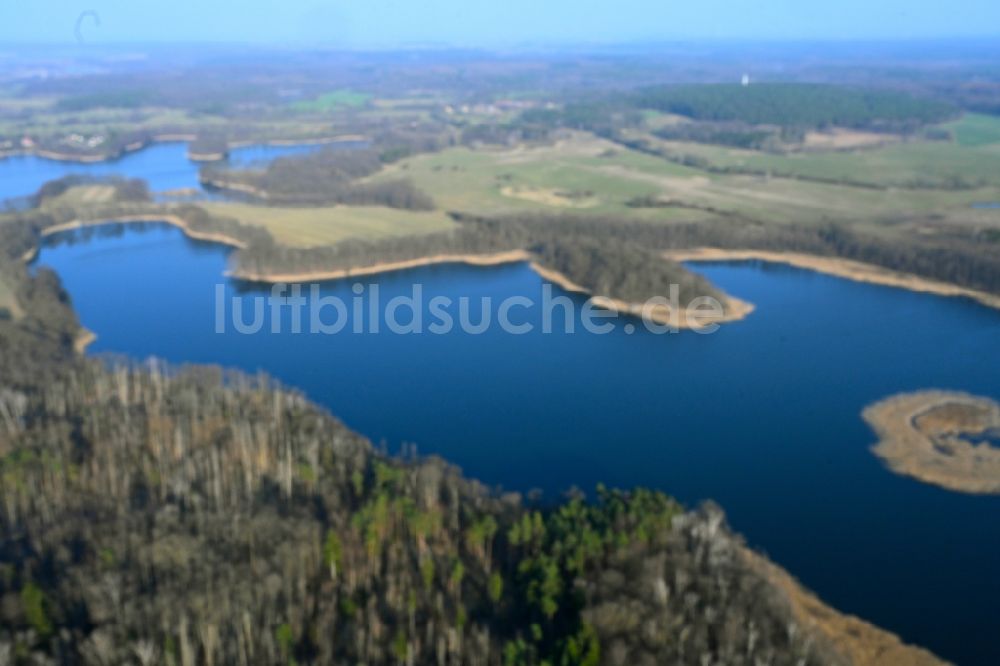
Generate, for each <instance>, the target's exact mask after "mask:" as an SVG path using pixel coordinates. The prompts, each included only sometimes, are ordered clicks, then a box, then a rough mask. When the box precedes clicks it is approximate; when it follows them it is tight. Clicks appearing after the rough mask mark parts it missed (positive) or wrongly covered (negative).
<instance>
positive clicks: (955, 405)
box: [862, 390, 1000, 495]
mask: <svg viewBox="0 0 1000 666" xmlns="http://www.w3.org/2000/svg"><path fill="white" fill-rule="evenodd" d="M862 417H863V418H864V420H865V422H866V423H868V425H869V426H871V428H872V430H874V431H875V434H876V436H877V437H878V440H879V441H878V442H877V443H876V444H875V445H874V446H873V447H872V452H873V453H874V454H875V455H876V456H878V457H879V458H880V459H881V460H882V461H883V462H884V463H885V465H886V467H888V468H889V469H890V470H891V471H892V472H894V473H896V474H899V475H902V476H908V477H911V478H913V479H916V480H918V481H921V482H923V483H927V484H930V485H934V486H938V487H939V488H944V489H946V490H950V491H953V492H961V493H968V494H972V495H998V494H1000V449H998V448H997V447H995V446H991V445H990V444H988V443H974V442H973V441H972V438H973V437H974V436H983V435H984V433H985V432H987V431H988V430H990V429H991V428H1000V404H998V403H996V402H995V401H993V400H991V399H989V398H983V397H978V396H974V395H970V394H968V393H963V392H959V391H940V390H928V391H918V392H915V393H899V394H896V395H893V396H890V397H888V398H885V399H882V400H879V401H878V402H876V403H873V404H871V405H869V406H868V407H866V408H865V409H864V411H863V412H862Z"/></svg>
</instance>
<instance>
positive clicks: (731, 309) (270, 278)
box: [227, 250, 754, 329]
mask: <svg viewBox="0 0 1000 666" xmlns="http://www.w3.org/2000/svg"><path fill="white" fill-rule="evenodd" d="M520 262H526V263H527V264H528V265H529V267H530V268H531V270H533V271H534V272H535V273H536V274H537V275H538V276H539V277H541V278H542V279H543V280H545V281H547V282H551V283H552V284H554V285H556V286H557V287H559V288H560V289H563V290H564V291H569V292H573V293H576V294H580V295H584V296H588V297H589V298H590V299H591V302H592V303H593V304H594V305H595V306H597V307H598V308H600V309H602V310H607V311H609V312H616V313H619V314H625V315H630V316H635V317H642V316H643V308H644V306H643V304H642V303H629V302H627V301H623V300H621V299H617V298H609V297H607V296H595V295H593V294H591V292H590V291H589V290H588V289H586V288H585V287H582V286H580V285H578V284H576V283H575V282H573V281H572V280H570V279H569V278H568V277H567V276H566V275H563V274H562V273H560V272H558V271H554V270H552V269H549V268H545V267H544V266H541V265H540V264H538V262H537V261H536V260H535V258H534V256H533V255H532V254H531V253H530V252H528V251H527V250H508V251H505V252H494V253H489V254H438V255H432V256H428V257H421V258H418V259H407V260H404V261H394V262H386V263H380V264H372V265H369V266H361V267H357V268H341V269H336V270H314V271H303V272H297V273H269V272H267V273H251V272H248V271H239V270H236V271H230V272H228V273H227V277H231V278H234V279H237V280H244V281H246V282H255V283H260V284H277V283H288V284H301V283H305V282H327V281H333V280H343V279H348V278H354V277H362V276H371V275H378V274H381V273H392V272H396V271H403V270H409V269H413V268H421V267H425V266H436V265H441V264H465V265H468V266H498V265H502V264H512V263H520ZM723 308H724V309H725V312H726V314H724V315H723V316H722V317H715V318H711V319H706V320H705V321H704V323H689V322H687V319H686V317H685V320H684V321H683V322H681V321H675V319H676V318H675V317H673V316H672V315H671V314H670V311H669V309H667V308H665V307H664V306H654V308H653V309H652V311H651V312H650V313H649V314H648V318H649V320H650V321H652V322H653V323H655V324H659V325H661V326H673V327H675V328H677V329H698V328H704V327H706V326H709V325H711V324H721V323H728V322H732V321H738V320H740V319H744V318H745V317H747V316H748V315H749V314H750V313H751V312H753V310H754V306H753V305H752V304H750V303H747V302H745V301H741V300H739V299H737V298H733V297H730V296H727V297H726V299H725V302H724V303H723ZM664 310H666V312H664Z"/></svg>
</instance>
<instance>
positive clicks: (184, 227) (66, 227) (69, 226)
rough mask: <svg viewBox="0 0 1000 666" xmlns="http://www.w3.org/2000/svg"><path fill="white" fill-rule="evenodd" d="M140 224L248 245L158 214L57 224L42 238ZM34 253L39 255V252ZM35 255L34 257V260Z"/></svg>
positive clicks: (47, 229)
mask: <svg viewBox="0 0 1000 666" xmlns="http://www.w3.org/2000/svg"><path fill="white" fill-rule="evenodd" d="M139 222H146V223H148V222H164V223H166V224H172V225H173V226H175V227H177V228H178V229H180V230H181V231H183V232H184V235H186V236H187V237H188V238H191V239H193V240H200V241H209V242H212V243H221V244H223V245H228V246H229V247H235V248H238V249H244V248H246V243H244V242H243V241H240V240H237V239H235V238H233V237H232V236H227V235H225V234H221V233H218V232H211V231H198V230H196V229H192V228H191V227H190V226H189V225H188V223H187V221H186V220H184V219H183V218H180V217H177V216H176V215H169V214H156V215H123V216H121V217H108V218H102V219H100V220H73V221H72V222H66V223H64V224H57V225H55V226H52V227H48V228H46V229H44V230H42V237H43V238H44V237H46V236H51V235H53V234H57V233H59V232H61V231H71V230H73V229H82V228H84V227H99V226H102V225H105V224H129V223H139ZM34 252H36V253H37V250H35V251H34ZM33 256H34V255H32V258H33Z"/></svg>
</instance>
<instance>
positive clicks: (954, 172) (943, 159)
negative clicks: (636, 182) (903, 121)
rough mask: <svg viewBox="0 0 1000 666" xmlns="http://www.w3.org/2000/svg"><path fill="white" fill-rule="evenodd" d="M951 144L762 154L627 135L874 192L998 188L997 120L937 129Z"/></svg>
mask: <svg viewBox="0 0 1000 666" xmlns="http://www.w3.org/2000/svg"><path fill="white" fill-rule="evenodd" d="M942 127H943V128H944V129H947V130H948V131H950V132H951V133H952V135H953V136H954V140H953V141H930V140H924V139H911V140H908V141H902V142H894V143H890V144H888V145H883V146H873V147H869V148H861V149H856V150H841V151H823V152H821V151H803V152H794V153H785V154H777V153H766V152H761V151H754V150H744V149H738V148H727V147H723V146H713V145H707V144H701V143H693V142H679V141H665V140H661V139H658V138H656V137H654V136H652V135H649V134H645V133H641V132H632V133H631V134H630V138H640V137H641V138H643V139H645V140H646V141H647V142H649V143H650V144H651V145H654V146H656V147H657V148H659V149H662V150H665V151H666V152H667V153H669V154H672V155H677V156H678V157H681V156H693V157H696V158H698V159H700V160H703V161H704V162H705V163H706V164H707V165H708V166H710V167H715V168H741V169H751V170H754V171H764V172H771V173H772V174H774V175H782V176H786V175H788V176H796V177H802V178H814V179H823V180H834V181H837V180H842V181H849V182H855V183H857V182H863V183H870V184H872V185H875V186H880V187H911V186H915V185H919V186H922V187H932V188H953V187H966V188H967V187H970V186H973V185H979V184H985V185H990V186H1000V169H997V164H998V163H1000V118H996V117H990V116H979V115H974V114H970V115H967V116H965V117H963V118H962V119H960V120H957V121H953V122H950V123H945V124H943V125H942Z"/></svg>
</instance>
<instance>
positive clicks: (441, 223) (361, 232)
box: [201, 202, 454, 247]
mask: <svg viewBox="0 0 1000 666" xmlns="http://www.w3.org/2000/svg"><path fill="white" fill-rule="evenodd" d="M201 205H202V206H203V207H204V208H205V209H207V210H209V211H210V212H212V213H213V214H216V215H219V216H223V217H231V218H235V219H237V220H239V221H240V222H243V223H244V224H249V225H254V226H260V227H264V228H266V229H267V230H268V231H269V232H271V235H273V236H274V238H275V240H277V241H278V242H279V243H281V244H284V245H288V246H290V247H318V246H321V245H330V244H333V243H336V242H338V241H342V240H345V239H348V238H360V239H376V238H385V237H388V236H410V235H415V234H424V233H431V232H435V231H447V230H448V229H451V228H453V226H454V222H452V220H451V218H449V217H448V216H447V215H446V214H445V213H443V212H440V211H431V212H422V211H408V210H398V209H394V208H383V207H380V206H329V207H324V208H282V207H271V206H254V205H252V204H244V203H233V202H208V203H204V204H201Z"/></svg>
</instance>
